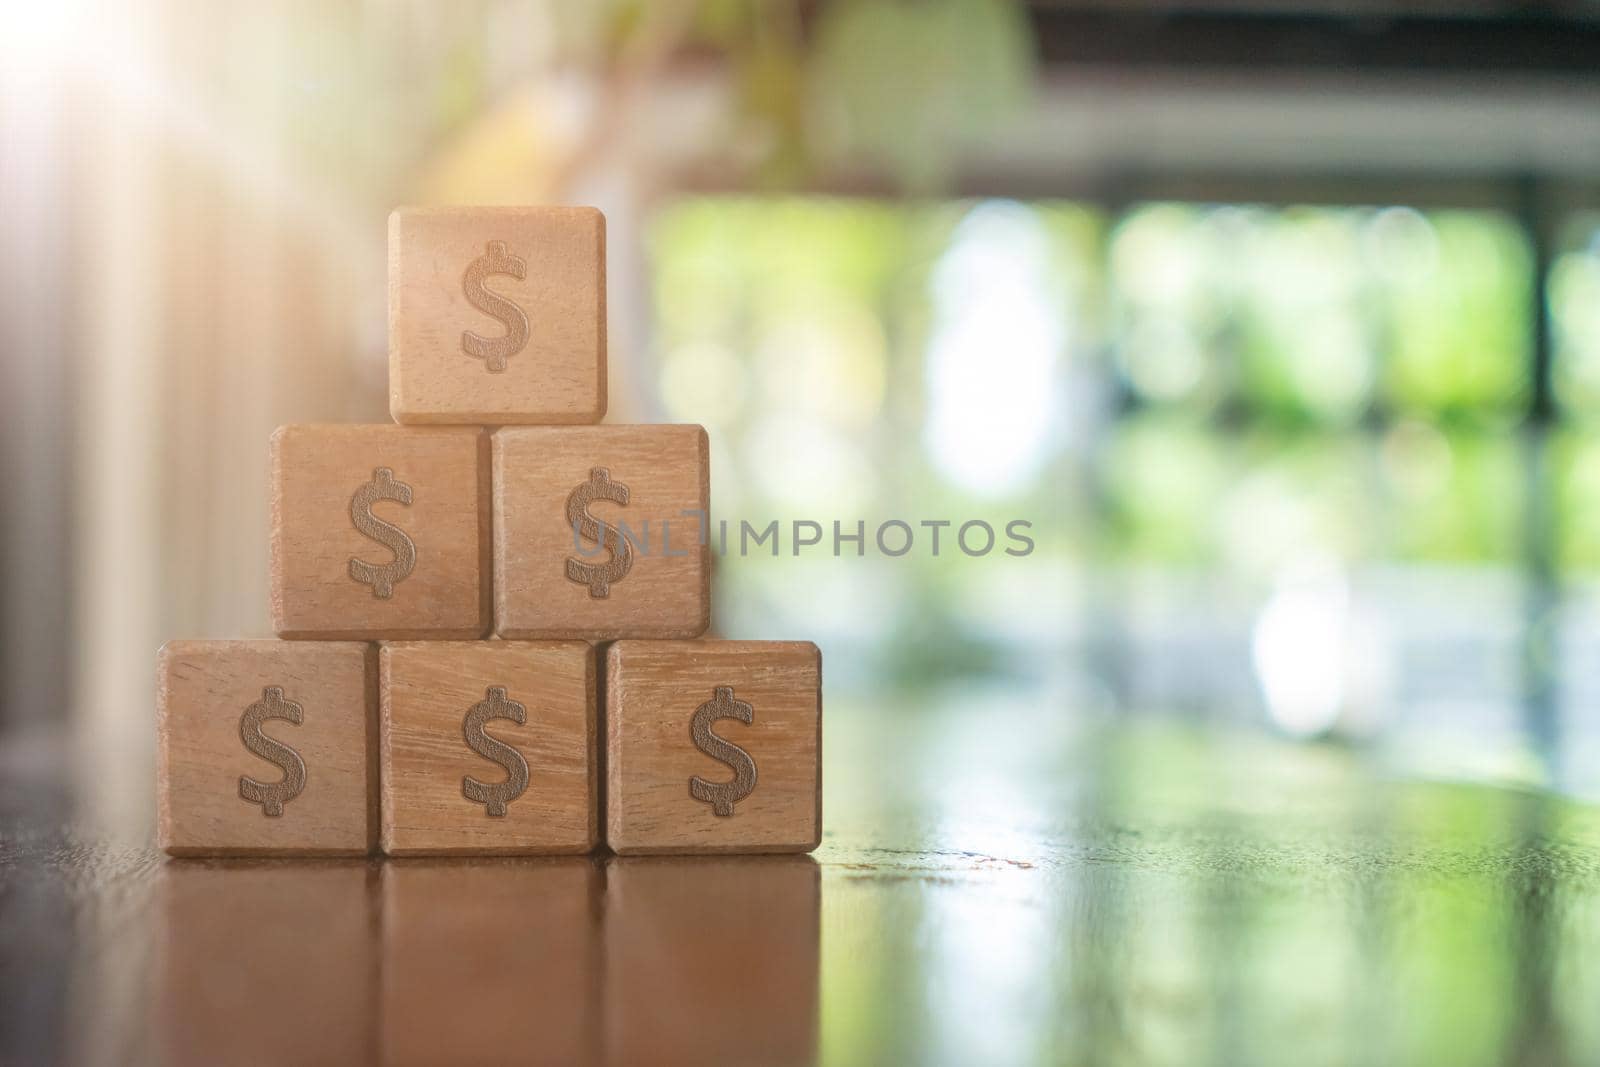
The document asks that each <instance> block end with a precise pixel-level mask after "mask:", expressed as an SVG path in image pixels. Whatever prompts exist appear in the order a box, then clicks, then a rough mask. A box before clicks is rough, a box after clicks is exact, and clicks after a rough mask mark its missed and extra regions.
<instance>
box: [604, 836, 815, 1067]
mask: <svg viewBox="0 0 1600 1067" xmlns="http://www.w3.org/2000/svg"><path fill="white" fill-rule="evenodd" d="M821 903H822V892H821V886H820V877H819V872H818V870H817V864H816V861H815V860H813V859H812V858H811V857H809V856H717V857H703V856H701V857H682V856H649V857H620V858H616V859H613V860H612V861H611V862H610V863H609V864H607V866H606V907H605V916H606V922H605V974H606V987H605V993H606V995H605V998H604V1002H605V1013H606V1031H605V1032H606V1049H607V1051H608V1052H609V1053H610V1056H611V1061H612V1062H614V1063H619V1064H623V1063H653V1064H712V1063H812V1062H815V1061H816V1058H817V1049H816V1040H817V986H818V983H817V978H818V958H819V949H818V946H819V940H820V933H821ZM735 976H736V977H735Z"/></svg>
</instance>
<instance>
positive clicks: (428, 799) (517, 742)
mask: <svg viewBox="0 0 1600 1067" xmlns="http://www.w3.org/2000/svg"><path fill="white" fill-rule="evenodd" d="M491 687H500V688H503V689H504V690H505V696H506V698H507V699H508V700H509V701H514V702H516V703H517V704H520V705H521V706H522V709H523V712H524V718H525V720H526V721H525V722H524V723H522V724H520V725H519V724H517V723H516V722H515V721H513V720H511V719H508V718H495V719H491V720H489V721H487V723H485V724H483V728H484V730H485V732H486V733H487V734H488V735H489V736H490V737H492V738H494V739H497V740H498V741H500V742H503V743H504V744H506V745H509V746H510V747H511V748H512V749H514V750H515V754H518V755H520V756H521V757H522V759H523V761H525V764H526V783H527V784H526V786H525V788H523V789H522V791H521V792H520V793H518V794H517V795H516V796H515V797H512V798H511V799H509V801H507V802H506V803H505V813H504V814H503V815H490V814H489V810H488V806H487V805H486V804H485V803H483V802H481V801H474V800H471V799H469V798H468V797H467V796H466V795H465V794H464V792H463V789H462V783H463V780H464V779H465V778H467V777H469V776H470V777H471V778H473V779H474V780H477V781H479V782H483V783H486V784H495V783H504V782H506V781H507V780H508V778H509V777H510V768H509V767H508V766H506V765H505V764H501V763H497V762H496V761H495V760H494V759H493V758H491V757H490V756H488V755H487V754H480V753H479V752H477V751H474V749H473V748H472V747H470V746H469V743H468V740H467V738H466V736H465V734H464V726H465V721H466V717H467V713H468V711H469V710H470V709H471V708H472V707H473V706H474V705H476V704H478V703H480V702H482V701H484V700H485V698H486V693H487V691H488V690H489V689H490V688H491ZM379 702H380V708H381V711H380V717H379V759H380V766H381V768H382V781H383V787H382V792H383V804H382V816H381V818H382V845H383V850H384V851H385V852H387V853H389V854H390V855H394V856H407V855H448V854H457V855H467V854H475V855H488V854H517V853H525V854H534V853H586V852H590V851H592V850H593V849H594V848H595V847H596V846H597V845H598V844H599V842H600V817H599V792H600V788H599V771H598V764H599V744H600V738H599V732H598V726H597V721H596V708H595V653H594V649H593V648H591V647H590V646H589V645H588V644H586V643H584V642H582V641H543V642H524V641H479V642H454V641H446V642H411V643H401V644H389V645H385V646H383V649H382V651H381V652H380V653H379Z"/></svg>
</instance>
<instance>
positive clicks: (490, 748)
mask: <svg viewBox="0 0 1600 1067" xmlns="http://www.w3.org/2000/svg"><path fill="white" fill-rule="evenodd" d="M597 673H598V672H597V669H596V664H595V652H594V650H593V648H592V647H591V646H589V645H588V644H586V643H584V642H581V641H534V642H520V641H487V642H403V643H396V644H387V645H384V646H382V648H381V650H375V649H374V648H373V647H372V646H369V645H364V644H353V643H338V642H330V643H307V642H279V641H176V642H172V643H169V644H168V645H167V646H166V647H164V648H163V649H162V652H161V657H160V686H159V714H158V734H159V767H158V779H159V780H158V795H159V802H158V806H159V820H158V822H159V829H158V835H159V840H160V844H161V847H162V848H164V849H165V850H166V851H167V852H169V853H171V854H173V855H222V854H240V855H262V854H277V853H286V854H307V855H310V854H323V855H340V854H347V855H360V854H364V853H366V852H369V851H370V850H371V849H372V848H373V847H374V845H375V844H376V843H379V842H381V845H382V848H383V849H384V851H386V852H388V853H390V854H392V855H430V854H431V855H450V854H553V853H582V852H588V851H591V850H593V849H594V848H595V847H596V846H597V845H599V843H600V840H601V834H600V809H601V802H602V797H601V792H602V790H601V780H600V771H599V767H600V762H601V759H602V757H603V758H604V759H605V760H606V761H607V764H608V770H607V774H606V779H605V789H604V803H605V806H606V810H607V819H606V835H605V837H606V840H607V842H608V843H609V844H610V845H611V847H612V848H614V849H615V850H616V851H618V852H621V853H647V852H786V851H787V852H804V851H809V850H811V849H812V848H815V847H816V845H817V844H818V842H819V840H820V835H821V807H820V804H821V800H820V797H821V703H820V692H821V690H820V685H821V678H820V659H819V655H818V653H817V649H816V647H815V646H814V645H811V644H809V643H806V642H741V641H659V642H656V641H620V642H617V643H616V644H614V645H612V646H610V648H609V650H608V651H607V664H606V671H605V675H606V682H607V692H606V708H605V715H606V722H607V731H606V733H607V736H606V738H605V750H604V752H603V753H602V751H601V738H600V737H599V736H598V725H597V714H596V712H597V708H596V689H597V684H596V683H597ZM380 783H381V785H380Z"/></svg>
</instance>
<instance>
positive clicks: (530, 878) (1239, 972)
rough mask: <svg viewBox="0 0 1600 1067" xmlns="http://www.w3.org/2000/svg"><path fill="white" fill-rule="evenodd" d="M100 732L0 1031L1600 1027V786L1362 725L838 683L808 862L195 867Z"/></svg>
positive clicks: (565, 1041) (269, 1054)
mask: <svg viewBox="0 0 1600 1067" xmlns="http://www.w3.org/2000/svg"><path fill="white" fill-rule="evenodd" d="M73 751H74V750H73V749H70V748H68V749H64V750H59V751H58V750H51V749H46V750H44V751H37V752H35V751H27V750H25V749H24V748H19V747H18V746H16V745H12V746H11V747H10V748H8V749H5V750H4V755H5V759H4V763H3V765H0V770H3V777H0V783H3V784H0V820H3V821H0V1062H4V1063H28V1064H31V1063H48V1062H57V1061H65V1062H86V1063H178V1064H183V1063H195V1064H221V1063H230V1064H234V1063H275V1064H286V1063H300V1062H328V1063H338V1062H342V1063H361V1062H371V1061H383V1062H393V1063H408V1062H409V1063H465V1062H482V1063H511V1062H550V1063H581V1062H610V1063H619V1064H641V1063H696V1064H713V1063H735V1064H766V1063H774V1064H776V1063H807V1062H812V1061H823V1062H829V1063H847V1064H854V1063H862V1064H885V1063H950V1064H971V1063H1068V1064H1071V1063H1084V1064H1091V1063H1093V1064H1100V1063H1129V1064H1133V1063H1171V1064H1194V1063H1216V1064H1229V1065H1234V1064H1255V1063H1260V1064H1276V1063H1286V1062H1293V1063H1295V1064H1298V1065H1306V1064H1363V1063H1371V1064H1391V1063H1418V1064H1423V1063H1426V1064H1450V1065H1453V1067H1462V1065H1472V1064H1491V1063H1517V1064H1533V1063H1537V1064H1561V1063H1590V1062H1596V1060H1597V1059H1600V968H1597V966H1596V961H1597V960H1600V817H1597V816H1596V814H1595V813H1594V812H1593V811H1592V810H1590V809H1588V808H1585V807H1582V806H1579V805H1575V804H1573V803H1571V802H1568V801H1564V800H1559V799H1554V798H1550V797H1546V796H1542V795H1538V794H1531V793H1523V792H1518V791H1511V790H1504V789H1495V788H1488V787H1482V786H1464V785H1452V784H1445V783H1428V782H1415V781H1406V780H1403V779H1396V778H1393V777H1389V776H1386V775H1384V774H1382V773H1380V772H1379V771H1378V770H1376V769H1374V768H1373V767H1372V766H1371V765H1370V762H1371V761H1370V760H1369V759H1368V758H1366V757H1364V756H1363V755H1362V754H1360V753H1357V752H1353V751H1350V750H1346V749H1341V748H1337V747H1332V746H1315V745H1312V746H1307V745H1294V744H1290V743H1288V742H1281V741H1272V740H1267V739H1263V738H1260V737H1257V736H1254V735H1247V734H1240V733H1236V732H1235V733H1222V732H1214V731H1205V730H1201V729H1198V728H1194V727H1185V726H1183V725H1181V724H1178V723H1173V722H1169V721H1161V720H1150V719H1137V718H1136V719H1132V720H1124V721H1121V722H1111V721H1105V720H1096V721H1093V722H1085V721H1083V720H1082V718H1081V717H1080V716H1077V715H1075V714H1074V713H1073V712H1072V711H1071V710H1070V709H1065V708H1059V707H1051V706H1048V705H1045V704H1043V703H1037V702H1033V701H1028V700H1023V699H1020V698H1009V699H1008V698H1004V697H993V698H980V697H969V698H967V699H961V700H953V701H948V700H947V701H941V702H929V703H923V702H915V703H913V702H909V701H908V702H906V703H905V705H904V706H895V705H894V704H892V703H885V702H871V703H868V702H851V701H849V700H844V699H840V700H835V701H833V702H832V703H830V706H829V720H828V727H827V733H826V777H825V781H826V790H827V792H826V805H825V821H826V826H827V836H826V840H825V844H824V846H823V848H822V849H820V850H819V851H818V853H817V854H816V856H815V857H814V859H812V858H800V859H794V858H788V859H712V860H692V859H674V860H643V859H640V860H619V859H615V858H610V859H602V860H596V861H593V862H590V861H564V862H517V861H494V862H468V861H450V862H437V861H389V862H384V861H377V860H374V861H370V862H351V863H337V862H320V863H312V862H232V863H210V862H201V861H187V862H166V861H163V860H162V859H161V858H160V857H159V856H158V855H157V854H156V853H155V852H154V851H153V850H152V849H151V848H150V847H149V844H148V840H149V837H148V819H147V818H145V811H146V810H147V809H146V806H147V805H148V803H149V799H148V795H147V792H141V791H140V790H139V789H137V788H134V787H133V786H129V785H124V786H123V787H122V788H123V791H124V792H126V794H127V796H126V797H125V798H119V797H118V796H116V795H112V796H107V795H105V793H106V791H107V790H110V789H112V788H113V787H112V786H111V785H109V784H108V782H107V780H106V778H105V776H101V775H97V774H96V773H95V772H94V768H93V767H88V768H84V767H76V768H74V767H70V766H62V765H61V764H62V762H63V761H64V760H65V759H66V758H67V755H66V754H70V753H72V752H73ZM52 752H55V753H56V754H55V755H52V754H51V753H52ZM121 780H122V781H124V782H127V781H130V780H132V779H130V778H129V777H128V776H126V775H124V776H123V777H122V779H121ZM138 781H143V779H142V778H139V779H138ZM94 790H98V792H93V791H94ZM108 810H109V811H111V812H114V813H115V812H118V811H120V812H122V813H123V815H124V816H127V817H126V818H122V819H120V820H119V819H106V818H104V817H101V818H99V819H91V818H89V817H88V815H86V813H87V812H90V811H95V812H100V813H105V812H106V811H108ZM112 823H116V824H118V826H119V827H120V828H117V829H113V828H111V824H112Z"/></svg>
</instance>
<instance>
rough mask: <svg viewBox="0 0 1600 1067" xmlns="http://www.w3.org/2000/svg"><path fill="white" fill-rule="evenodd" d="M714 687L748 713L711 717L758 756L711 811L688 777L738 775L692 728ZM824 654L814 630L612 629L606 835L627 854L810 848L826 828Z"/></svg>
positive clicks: (722, 732)
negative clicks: (676, 633) (683, 634)
mask: <svg viewBox="0 0 1600 1067" xmlns="http://www.w3.org/2000/svg"><path fill="white" fill-rule="evenodd" d="M720 687H729V688H731V689H732V690H733V694H732V695H733V698H734V699H735V700H738V701H742V702H744V703H747V704H749V705H750V708H751V710H752V713H753V714H752V716H751V721H750V723H749V724H748V725H746V724H745V723H743V722H740V721H738V720H736V719H733V718H720V719H717V720H716V721H715V722H714V723H713V724H712V729H713V732H714V733H715V734H716V736H717V737H720V738H722V739H723V740H725V741H728V742H731V743H732V744H734V745H737V746H738V747H739V748H741V749H743V750H744V751H745V752H746V753H748V755H749V757H750V758H751V759H752V760H753V761H754V764H755V772H756V780H755V786H754V788H753V789H751V790H750V791H749V793H748V795H746V796H744V797H743V798H742V799H740V800H738V801H737V802H736V803H735V804H734V805H733V808H734V810H733V814H732V815H726V816H724V815H718V814H716V813H715V811H714V810H713V806H712V805H711V804H709V803H707V802H706V801H703V800H699V799H696V798H695V796H693V795H692V793H691V791H690V779H692V778H695V777H699V778H701V779H702V780H704V781H707V782H712V783H724V782H728V781H730V780H734V779H736V777H737V776H736V774H735V773H734V772H733V771H732V770H731V768H730V764H728V763H726V762H724V761H722V760H720V759H713V758H712V757H711V756H709V755H707V754H706V752H705V751H704V750H702V749H701V748H700V747H699V746H698V745H697V744H696V743H695V740H694V738H693V736H692V735H691V726H692V721H693V719H694V717H695V715H696V712H697V710H698V709H699V708H700V706H701V705H702V704H705V703H707V702H708V701H711V700H712V699H713V697H714V695H715V691H716V690H717V689H718V688H720ZM821 753H822V656H821V653H820V652H819V651H818V650H817V646H815V645H813V644H811V643H810V642H809V641H618V642H617V643H616V644H613V645H612V646H611V647H610V648H609V649H608V650H607V653H606V844H608V845H609V846H610V847H611V848H612V849H613V850H614V851H616V852H617V853H619V854H622V855H628V854H636V853H673V852H809V851H811V850H812V849H814V848H816V847H817V845H818V844H819V843H820V842H821V840H822V762H821Z"/></svg>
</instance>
